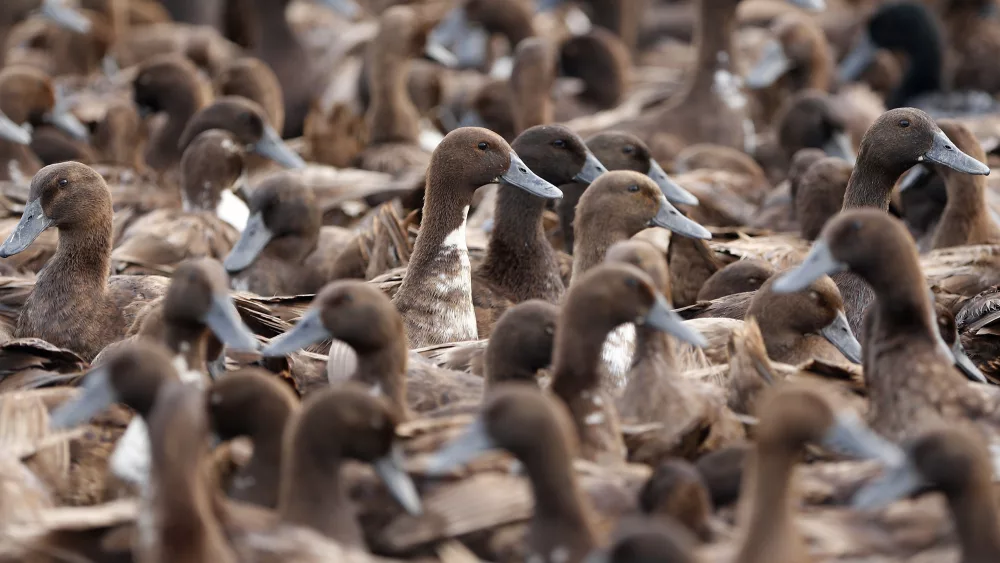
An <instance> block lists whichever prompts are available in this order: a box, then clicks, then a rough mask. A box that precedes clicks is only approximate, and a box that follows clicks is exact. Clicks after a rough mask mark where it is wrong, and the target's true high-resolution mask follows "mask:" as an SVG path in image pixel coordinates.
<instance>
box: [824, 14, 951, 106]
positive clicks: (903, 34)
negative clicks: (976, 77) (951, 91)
mask: <svg viewBox="0 0 1000 563" xmlns="http://www.w3.org/2000/svg"><path fill="white" fill-rule="evenodd" d="M941 42H942V35H941V29H940V26H939V25H938V22H937V20H936V19H935V17H934V16H933V15H932V14H931V12H930V11H929V10H928V9H927V8H926V7H925V6H924V5H923V4H920V3H919V2H896V3H889V4H884V5H883V6H881V7H880V8H879V9H878V10H877V11H876V12H875V13H874V14H873V15H872V16H871V18H870V19H869V20H868V24H867V25H866V26H865V29H864V31H862V33H861V36H860V37H859V38H858V40H857V42H856V43H855V45H854V47H853V48H852V49H851V52H850V53H848V55H847V56H846V57H844V59H843V60H842V61H841V62H840V66H839V68H838V70H837V72H838V74H839V78H840V81H841V82H845V83H846V82H850V81H852V80H857V79H858V77H859V76H861V74H862V73H864V72H865V70H867V69H868V67H869V66H870V65H871V64H872V63H873V62H874V61H875V56H876V53H877V52H878V50H879V49H888V50H894V51H903V52H905V53H907V54H908V55H910V56H911V58H914V59H916V60H915V61H914V63H915V64H919V65H920V67H921V68H919V69H917V70H918V71H919V75H920V76H921V77H926V78H927V83H926V84H925V85H924V86H925V87H927V88H928V89H935V90H936V89H938V87H939V86H940V82H941V63H942V61H941V53H940V51H941ZM915 54H917V55H918V56H916V57H914V55H915ZM892 97H893V98H898V96H895V95H894V96H892ZM890 107H892V106H890Z"/></svg>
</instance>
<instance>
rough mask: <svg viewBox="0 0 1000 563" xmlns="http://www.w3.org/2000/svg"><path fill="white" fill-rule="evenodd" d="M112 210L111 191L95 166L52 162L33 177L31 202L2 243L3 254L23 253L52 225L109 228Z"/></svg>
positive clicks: (69, 227) (0, 247) (0, 249)
mask: <svg viewBox="0 0 1000 563" xmlns="http://www.w3.org/2000/svg"><path fill="white" fill-rule="evenodd" d="M111 213H112V211H111V192H110V190H109V189H108V185H107V183H105V181H104V178H103V177H101V175H100V174H98V173H97V172H96V171H94V169H92V168H90V167H89V166H87V165H85V164H80V163H79V162H62V163H59V164H50V165H49V166H46V167H45V168H42V169H41V170H39V171H38V173H37V174H35V177H34V178H32V180H31V188H30V190H29V192H28V203H27V204H26V205H25V207H24V212H23V213H22V214H21V219H20V221H18V223H17V226H16V227H14V232H12V233H11V234H10V236H9V237H7V240H5V241H4V243H3V244H2V245H0V257H3V258H6V257H8V256H13V255H15V254H17V253H19V252H22V251H23V250H24V249H26V248H28V246H29V245H30V244H31V243H32V241H34V240H35V239H36V238H38V235H40V234H42V232H44V231H45V229H48V228H49V227H56V228H58V229H60V230H63V229H67V230H70V229H78V228H79V229H89V228H107V227H110V224H111V223H110V221H111V217H110V215H111Z"/></svg>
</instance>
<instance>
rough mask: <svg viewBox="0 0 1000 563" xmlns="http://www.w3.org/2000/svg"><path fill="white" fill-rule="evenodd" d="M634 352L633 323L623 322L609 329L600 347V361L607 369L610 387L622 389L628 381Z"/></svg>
mask: <svg viewBox="0 0 1000 563" xmlns="http://www.w3.org/2000/svg"><path fill="white" fill-rule="evenodd" d="M634 354H635V325H634V324H632V323H628V324H623V325H621V326H620V327H618V328H616V329H614V330H613V331H611V333H610V334H608V338H607V339H606V340H605V341H604V347H603V348H601V362H602V363H603V364H604V367H605V369H607V370H608V375H609V377H610V381H608V382H607V383H608V384H610V386H611V387H613V388H615V389H618V390H622V389H625V385H626V384H627V383H628V370H629V368H630V367H632V356H633V355H634Z"/></svg>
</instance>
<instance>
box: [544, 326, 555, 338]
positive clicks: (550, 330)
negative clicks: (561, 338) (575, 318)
mask: <svg viewBox="0 0 1000 563" xmlns="http://www.w3.org/2000/svg"><path fill="white" fill-rule="evenodd" d="M555 332H556V327H554V326H552V325H545V334H548V335H549V336H552V335H553V334H555Z"/></svg>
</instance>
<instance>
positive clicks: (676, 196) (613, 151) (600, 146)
mask: <svg viewBox="0 0 1000 563" xmlns="http://www.w3.org/2000/svg"><path fill="white" fill-rule="evenodd" d="M587 148H589V149H590V150H591V152H593V153H594V156H596V157H597V159H598V160H600V161H601V162H602V163H603V164H604V165H605V166H606V167H607V168H608V170H633V171H635V172H641V173H643V174H646V175H647V176H649V177H650V178H652V179H653V181H654V182H656V185H658V186H660V190H662V191H663V195H664V196H666V198H667V201H669V202H670V203H674V204H682V205H698V198H696V197H695V196H694V194H692V193H691V192H689V191H687V190H685V189H684V188H682V187H681V186H680V185H679V184H678V183H677V182H675V181H674V180H673V179H672V178H671V177H670V176H669V175H667V173H666V172H665V171H664V170H663V167H661V166H660V164H659V163H658V162H656V160H655V159H654V158H653V155H652V154H651V153H650V152H649V147H647V146H646V143H644V142H642V139H640V138H638V137H636V136H635V135H633V134H631V133H627V132H624V131H605V132H603V133H598V134H597V135H594V136H593V137H591V138H589V139H587ZM603 159H606V160H607V162H604V160H603Z"/></svg>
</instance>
